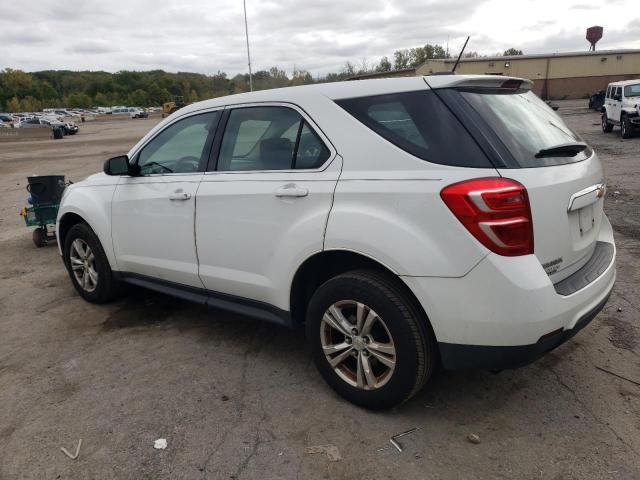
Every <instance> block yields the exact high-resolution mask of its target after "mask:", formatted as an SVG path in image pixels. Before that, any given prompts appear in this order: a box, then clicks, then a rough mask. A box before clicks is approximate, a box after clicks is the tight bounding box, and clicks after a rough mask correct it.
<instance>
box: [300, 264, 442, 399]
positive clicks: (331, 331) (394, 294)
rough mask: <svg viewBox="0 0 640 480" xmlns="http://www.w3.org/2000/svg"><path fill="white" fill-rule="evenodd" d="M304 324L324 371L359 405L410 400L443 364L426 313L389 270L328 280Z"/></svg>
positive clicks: (313, 300) (331, 383)
mask: <svg viewBox="0 0 640 480" xmlns="http://www.w3.org/2000/svg"><path fill="white" fill-rule="evenodd" d="M345 322H347V323H345ZM306 329H307V337H308V339H309V341H310V343H311V347H312V355H313V360H314V362H315V364H316V366H317V367H318V370H319V371H320V374H321V375H322V377H323V378H324V379H325V381H326V382H327V383H328V384H329V386H331V388H333V389H334V390H335V391H336V392H337V393H338V394H339V395H340V396H342V397H343V398H345V399H347V400H349V401H350V402H352V403H354V404H356V405H359V406H361V407H365V408H369V409H373V410H382V409H388V408H392V407H395V406H397V405H399V404H401V403H402V402H404V401H406V400H408V399H409V398H411V397H412V396H413V395H414V394H415V393H416V392H418V391H419V390H420V389H421V388H422V387H423V386H424V384H425V383H426V382H427V380H428V379H429V378H430V376H431V374H432V372H433V370H434V367H435V365H436V363H437V358H438V354H437V346H436V342H435V337H434V335H433V332H432V330H431V327H430V325H429V323H428V320H427V319H426V318H425V316H424V314H423V313H422V311H421V310H420V309H419V307H417V306H416V305H415V301H414V300H413V299H412V298H410V296H409V295H407V294H406V292H405V291H404V288H403V286H402V284H401V283H400V281H399V280H398V279H397V278H394V277H392V276H390V275H386V274H384V273H379V272H376V271H368V270H361V271H353V272H347V273H344V274H341V275H338V276H336V277H334V278H332V279H331V280H329V281H327V282H326V283H324V284H323V285H322V286H321V287H320V288H318V290H317V291H316V292H315V293H314V295H313V297H312V298H311V302H310V303H309V307H308V309H307V323H306Z"/></svg>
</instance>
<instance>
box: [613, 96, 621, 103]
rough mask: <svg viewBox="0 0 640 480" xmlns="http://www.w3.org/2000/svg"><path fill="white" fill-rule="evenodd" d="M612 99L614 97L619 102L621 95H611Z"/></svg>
mask: <svg viewBox="0 0 640 480" xmlns="http://www.w3.org/2000/svg"><path fill="white" fill-rule="evenodd" d="M613 99H614V100H615V101H616V102H619V101H620V100H622V95H616V96H614V97H613Z"/></svg>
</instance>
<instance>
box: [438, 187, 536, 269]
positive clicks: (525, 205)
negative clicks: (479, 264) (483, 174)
mask: <svg viewBox="0 0 640 480" xmlns="http://www.w3.org/2000/svg"><path fill="white" fill-rule="evenodd" d="M440 196H441V197H442V200H444V203H446V204H447V206H448V207H449V209H450V210H451V211H452V212H453V214H454V215H455V216H456V218H457V219H458V220H459V221H460V222H461V223H462V224H463V225H464V226H465V227H466V229H467V230H469V232H471V234H472V235H473V236H474V237H475V238H476V239H477V240H478V241H479V242H480V243H482V244H483V245H484V246H485V247H487V248H488V249H489V250H491V251H492V252H495V253H497V254H499V255H504V256H507V257H515V256H518V255H528V254H531V253H533V221H532V218H531V207H530V206H529V197H528V195H527V190H526V188H524V186H522V185H521V184H520V183H518V182H516V181H515V180H510V179H508V178H500V177H496V178H477V179H474V180H468V181H464V182H460V183H454V184H453V185H449V186H448V187H446V188H444V189H443V190H442V191H441V192H440Z"/></svg>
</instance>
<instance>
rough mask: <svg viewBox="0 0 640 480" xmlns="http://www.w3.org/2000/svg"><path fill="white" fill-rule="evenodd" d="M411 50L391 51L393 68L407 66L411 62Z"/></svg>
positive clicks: (398, 68) (399, 68) (401, 68)
mask: <svg viewBox="0 0 640 480" xmlns="http://www.w3.org/2000/svg"><path fill="white" fill-rule="evenodd" d="M411 61H412V60H411V51H410V50H406V49H405V50H396V51H395V52H393V69H394V70H403V69H405V68H409V65H410V64H411Z"/></svg>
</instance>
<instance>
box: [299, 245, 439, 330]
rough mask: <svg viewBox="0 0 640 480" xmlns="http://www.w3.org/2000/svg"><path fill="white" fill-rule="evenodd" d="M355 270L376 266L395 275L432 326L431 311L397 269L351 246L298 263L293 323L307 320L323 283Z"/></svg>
mask: <svg viewBox="0 0 640 480" xmlns="http://www.w3.org/2000/svg"><path fill="white" fill-rule="evenodd" d="M352 270H374V271H377V272H380V273H384V274H385V275H388V276H389V277H390V278H393V279H395V280H396V281H397V285H398V286H399V288H401V289H402V290H403V292H404V293H405V294H406V295H407V298H409V300H411V301H412V302H413V304H414V307H415V308H416V309H418V311H419V312H420V313H421V314H422V315H423V316H424V319H425V321H426V322H427V327H428V328H431V329H432V327H431V325H430V323H429V319H428V315H427V312H425V310H424V308H423V307H422V305H421V304H420V302H419V301H418V299H417V297H416V296H415V295H414V293H413V292H412V291H411V289H410V288H409V287H408V286H407V284H406V283H405V282H403V281H402V279H401V278H400V276H399V275H398V274H397V273H396V272H394V271H393V270H392V269H391V268H389V267H388V266H386V265H384V264H383V263H381V262H379V261H378V260H376V259H374V258H371V257H369V256H367V255H364V254H362V253H359V252H354V251H351V250H324V251H322V252H318V253H316V254H314V255H312V256H311V257H309V258H307V259H306V260H305V261H304V262H303V263H302V264H301V265H300V266H299V267H298V270H297V271H296V273H295V275H294V276H293V280H292V283H291V290H290V312H291V320H292V324H293V325H302V324H303V323H304V321H305V316H306V311H307V306H308V304H309V300H310V299H311V296H312V295H313V293H314V292H315V291H316V290H317V289H318V287H320V285H322V284H323V283H324V282H326V281H327V280H329V279H331V278H333V277H335V276H337V275H340V274H342V273H345V272H348V271H352ZM432 330H433V329H432Z"/></svg>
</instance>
